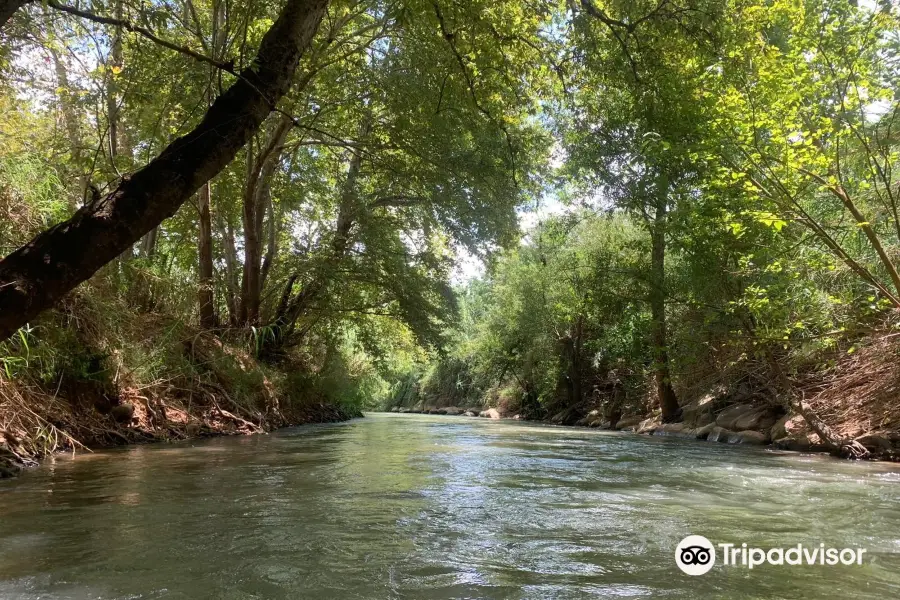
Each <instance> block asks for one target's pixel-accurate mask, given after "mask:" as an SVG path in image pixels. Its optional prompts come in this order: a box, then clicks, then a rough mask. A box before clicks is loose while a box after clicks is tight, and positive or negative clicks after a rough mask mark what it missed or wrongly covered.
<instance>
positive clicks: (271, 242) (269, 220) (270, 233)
mask: <svg viewBox="0 0 900 600" xmlns="http://www.w3.org/2000/svg"><path fill="white" fill-rule="evenodd" d="M265 202H266V215H267V217H266V239H267V241H266V255H265V256H264V257H263V263H262V273H261V274H260V278H259V293H260V294H262V293H263V290H265V289H266V279H268V277H269V271H271V270H272V263H273V262H274V261H275V255H276V254H278V218H277V217H276V216H275V204H274V202H272V194H271V192H270V190H269V188H268V186H267V187H266V193H265Z"/></svg>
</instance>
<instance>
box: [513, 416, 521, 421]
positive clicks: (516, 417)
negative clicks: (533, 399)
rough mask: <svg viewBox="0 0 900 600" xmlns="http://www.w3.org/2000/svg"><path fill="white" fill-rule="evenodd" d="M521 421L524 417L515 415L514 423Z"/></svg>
mask: <svg viewBox="0 0 900 600" xmlns="http://www.w3.org/2000/svg"><path fill="white" fill-rule="evenodd" d="M521 419H522V415H515V416H514V417H513V421H519V420H521Z"/></svg>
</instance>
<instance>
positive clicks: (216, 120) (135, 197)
mask: <svg viewBox="0 0 900 600" xmlns="http://www.w3.org/2000/svg"><path fill="white" fill-rule="evenodd" d="M326 5H327V0H287V3H286V4H285V6H284V8H283V9H282V11H281V14H280V15H279V16H278V19H277V20H276V21H275V23H274V24H273V25H272V27H271V28H270V29H269V31H268V32H267V33H266V35H265V36H264V37H263V40H262V43H261V44H260V47H259V52H258V54H257V56H256V58H255V59H254V61H253V63H252V64H251V65H250V66H249V67H248V68H247V69H244V70H243V71H242V72H241V74H240V76H239V77H238V79H237V81H235V83H234V84H233V85H232V86H231V87H230V88H229V89H228V90H227V91H226V92H225V93H224V94H222V95H221V96H220V97H219V98H217V99H216V101H215V102H214V103H213V105H212V106H211V107H210V109H209V110H208V111H207V112H206V115H205V116H204V118H203V121H201V122H200V124H199V125H197V127H196V128H194V130H193V131H191V132H190V133H188V134H187V135H185V136H184V137H181V138H178V139H177V140H175V141H174V142H172V143H171V144H170V145H169V146H168V147H167V148H166V149H165V150H163V152H162V154H160V155H159V156H158V157H157V158H156V159H154V160H153V161H151V162H150V164H148V165H147V166H146V167H144V168H143V169H140V170H139V171H137V172H135V173H134V174H132V175H130V176H125V177H123V178H122V181H121V183H120V184H119V185H118V187H116V189H114V190H113V191H112V192H111V193H110V194H108V195H107V196H106V197H104V198H101V199H99V200H98V201H96V202H91V203H90V204H88V205H87V206H84V207H82V208H81V209H79V210H78V211H77V212H76V213H75V215H73V216H72V218H71V219H69V220H68V221H65V222H63V223H60V224H58V225H56V226H54V227H52V228H50V229H48V230H47V231H45V232H43V233H41V234H40V235H38V236H37V237H35V238H34V239H33V240H31V241H30V242H28V243H27V244H25V245H24V246H22V247H21V248H19V249H18V250H16V251H15V252H13V253H12V254H10V255H9V256H7V257H6V258H5V259H3V260H2V261H0V339H6V338H7V337H9V336H10V335H12V334H13V333H14V332H15V331H16V330H17V329H18V328H19V327H22V326H23V325H25V324H26V323H28V321H30V320H31V319H33V318H34V317H36V316H37V315H39V314H40V313H41V312H43V311H44V310H46V309H48V308H50V307H51V306H53V305H55V304H56V303H57V302H58V301H59V300H61V299H62V297H63V296H65V295H66V294H67V293H69V292H70V291H71V290H72V289H73V288H75V286H77V285H78V284H80V283H81V282H83V281H85V280H86V279H88V278H89V277H90V276H91V275H93V274H94V273H96V272H97V270H98V269H100V267H102V266H103V265H105V264H106V263H108V262H110V261H111V260H113V259H114V258H115V257H116V256H118V255H119V254H121V253H122V252H123V251H124V250H125V249H127V248H128V247H129V246H131V245H132V244H133V243H134V242H136V241H137V240H139V239H140V238H141V237H142V236H143V235H144V234H146V233H147V232H148V231H150V230H151V229H153V228H154V227H156V226H157V225H159V223H161V222H162V221H163V220H165V219H167V218H169V217H171V216H172V215H173V214H175V211H177V210H178V208H179V207H180V206H181V205H182V204H183V203H184V202H185V200H187V199H188V198H190V197H191V195H192V194H194V193H195V192H196V191H197V190H198V189H199V188H200V186H201V185H203V184H204V183H205V182H207V181H209V180H210V179H212V178H213V177H214V176H215V175H216V174H217V173H218V172H219V171H221V170H222V169H223V168H224V167H225V166H226V165H227V164H228V163H229V162H231V160H232V159H234V157H235V155H236V154H237V153H238V151H239V150H240V149H241V148H242V147H243V146H244V144H246V143H247V140H249V139H250V137H251V136H252V135H253V133H254V132H255V131H256V130H257V129H258V128H259V126H260V125H261V124H262V122H263V121H264V120H265V118H266V116H267V115H268V114H269V113H270V112H271V111H272V109H273V108H274V107H275V104H276V103H277V102H278V100H279V99H280V98H281V97H282V96H283V95H284V94H285V93H286V92H287V90H288V88H289V87H290V84H291V79H292V77H293V74H294V71H295V69H296V68H297V64H298V62H299V60H300V56H301V55H302V54H303V52H304V50H305V49H306V48H307V47H308V46H309V44H310V42H311V41H312V38H313V36H314V35H315V32H316V30H317V29H318V26H319V22H320V21H321V20H322V16H323V14H324V12H325V6H326Z"/></svg>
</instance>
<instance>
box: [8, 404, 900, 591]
mask: <svg viewBox="0 0 900 600" xmlns="http://www.w3.org/2000/svg"><path fill="white" fill-rule="evenodd" d="M688 533H695V534H700V535H704V536H706V537H707V538H709V539H711V540H712V541H713V542H737V543H738V544H740V543H741V542H747V543H748V544H750V545H751V546H756V547H762V548H766V547H772V546H789V545H796V544H797V543H801V542H802V543H805V544H809V545H816V546H817V545H818V544H819V543H820V542H824V543H825V544H826V545H828V546H836V547H843V546H853V547H856V546H860V547H864V548H867V550H868V552H867V554H866V557H867V562H866V564H865V565H863V566H861V567H860V566H853V567H844V566H839V567H822V566H815V567H789V566H782V567H777V566H763V567H758V568H756V569H754V570H753V571H752V572H748V571H747V570H746V569H738V568H728V567H722V566H716V567H715V568H714V569H713V570H712V571H711V572H710V573H708V574H707V575H704V576H701V577H689V576H687V575H683V574H682V573H681V572H680V571H679V570H678V569H677V568H676V566H675V563H674V549H675V546H676V545H677V543H678V542H679V541H680V540H681V538H682V537H684V536H685V535H687V534H688ZM627 597H666V598H698V597H709V598H722V597H729V598H766V599H770V598H798V597H803V598H809V599H814V598H837V597H844V598H898V597H900V469H898V468H897V467H896V466H891V465H884V464H854V463H847V462H840V461H833V460H829V459H824V458H821V457H811V456H800V455H779V454H775V453H772V452H766V451H764V450H759V449H742V448H728V447H724V446H720V445H718V444H707V443H704V442H697V443H691V442H684V441H679V440H669V439H660V438H643V437H637V436H627V435H621V434H610V433H603V432H598V431H588V430H576V429H565V428H554V427H543V426H537V425H531V424H525V423H518V422H506V421H504V422H490V421H486V420H484V419H466V418H454V417H438V416H424V415H380V414H379V415H371V416H369V417H368V418H366V419H361V420H356V421H352V422H349V423H344V424H339V425H327V426H309V427H300V428H296V429H291V430H284V431H282V432H279V433H277V434H274V435H269V436H252V437H236V438H228V439H216V440H207V441H203V442H194V443H193V444H177V445H169V446H142V447H132V448H128V449H124V450H119V451H111V452H103V453H97V454H94V455H86V456H79V457H77V458H76V459H74V460H72V459H69V458H63V459H58V460H56V461H55V462H54V463H51V464H49V465H47V466H46V467H43V468H42V469H40V470H37V471H34V472H31V473H27V474H26V475H25V476H24V477H22V478H20V479H19V480H14V481H11V482H3V483H0V598H3V599H18V598H71V599H89V598H90V599H103V600H106V599H110V598H121V599H126V598H127V599H151V598H176V599H182V598H183V599H201V598H221V599H237V598H266V599H268V598H272V599H278V598H286V599H287V598H290V599H294V598H313V599H326V598H335V599H338V598H340V599H350V598H373V599H375V598H377V599H383V598H413V599H418V598H423V599H429V598H554V599H556V598H627Z"/></svg>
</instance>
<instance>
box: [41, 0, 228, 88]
mask: <svg viewBox="0 0 900 600" xmlns="http://www.w3.org/2000/svg"><path fill="white" fill-rule="evenodd" d="M45 1H46V3H47V6H49V7H50V8H53V9H55V10H58V11H60V12H64V13H68V14H70V15H74V16H76V17H79V18H81V19H86V20H88V21H93V22H94V23H100V24H101V25H114V26H116V27H121V28H122V29H127V30H128V31H130V32H132V33H137V34H138V35H141V36H143V37H145V38H147V39H148V40H150V41H151V42H153V43H154V44H158V45H160V46H162V47H164V48H168V49H169V50H174V51H175V52H179V53H181V54H184V55H185V56H190V57H191V58H193V59H194V60H198V61H200V62H202V63H206V64H208V65H212V66H214V67H215V68H217V69H221V70H222V71H226V72H228V73H231V74H232V75H236V74H237V73H236V72H235V69H234V61H233V60H229V61H226V62H222V61H219V60H216V59H214V58H210V57H209V56H206V55H204V54H200V53H199V52H195V51H193V50H191V49H190V48H188V47H187V46H179V45H178V44H175V43H172V42H169V41H166V40H164V39H162V38H160V37H159V36H157V35H156V34H154V33H153V32H152V31H150V30H149V29H146V28H145V27H141V26H140V25H135V24H134V23H132V22H131V21H128V20H126V19H114V18H112V17H103V16H100V15H95V14H93V13H89V12H87V11H84V10H80V9H78V8H75V7H73V6H67V5H65V4H60V3H59V2H57V1H56V0H45Z"/></svg>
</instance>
